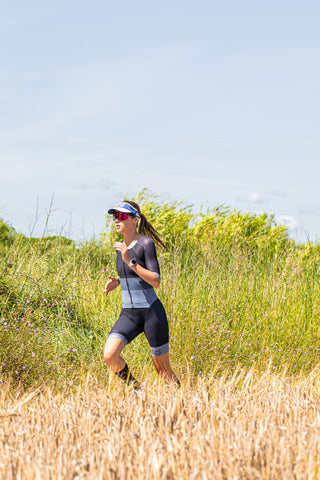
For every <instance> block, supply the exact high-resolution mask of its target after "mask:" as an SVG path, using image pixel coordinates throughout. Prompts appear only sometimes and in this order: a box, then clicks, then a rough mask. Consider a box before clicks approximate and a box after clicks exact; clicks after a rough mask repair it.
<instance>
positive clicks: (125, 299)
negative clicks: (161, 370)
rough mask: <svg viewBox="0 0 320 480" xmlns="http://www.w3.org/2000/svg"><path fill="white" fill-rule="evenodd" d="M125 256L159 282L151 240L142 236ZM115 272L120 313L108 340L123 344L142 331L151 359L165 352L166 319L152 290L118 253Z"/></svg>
mask: <svg viewBox="0 0 320 480" xmlns="http://www.w3.org/2000/svg"><path fill="white" fill-rule="evenodd" d="M129 255H130V257H131V258H132V259H133V260H135V261H136V262H137V263H138V264H139V265H141V266H142V267H144V268H146V269H147V270H150V271H151V272H154V273H156V275H157V276H158V277H159V279H160V268H159V263H158V259H157V253H156V248H155V245H154V243H153V241H152V240H151V238H149V237H146V236H145V235H142V236H141V237H140V238H139V240H138V241H137V243H136V244H135V245H134V247H133V248H130V249H129ZM117 272H118V275H119V277H120V283H121V289H122V310H121V313H120V317H119V318H118V320H117V322H116V323H115V325H114V326H113V328H112V329H111V332H110V334H109V337H117V338H120V339H121V340H122V341H123V342H124V343H125V344H126V345H127V344H128V343H130V342H131V341H132V340H133V339H134V338H136V337H137V336H138V335H140V333H142V332H144V333H145V336H146V337H147V340H148V342H149V345H150V348H151V354H152V356H153V357H159V356H161V355H164V354H165V353H168V352H169V327H168V320H167V316H166V312H165V310H164V308H163V305H162V303H161V302H160V300H159V298H158V297H157V295H156V293H155V291H154V288H153V287H152V286H151V285H150V284H149V283H147V282H145V281H144V280H142V278H140V277H139V275H137V274H136V273H135V272H134V271H133V269H131V268H130V267H128V265H127V264H126V263H125V262H124V261H123V260H122V255H121V252H119V251H117Z"/></svg>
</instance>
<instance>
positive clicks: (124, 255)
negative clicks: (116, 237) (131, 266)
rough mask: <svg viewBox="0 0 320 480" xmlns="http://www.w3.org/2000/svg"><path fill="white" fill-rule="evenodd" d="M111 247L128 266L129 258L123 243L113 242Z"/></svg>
mask: <svg viewBox="0 0 320 480" xmlns="http://www.w3.org/2000/svg"><path fill="white" fill-rule="evenodd" d="M113 246H114V249H115V250H117V251H118V252H121V255H122V260H123V261H124V263H127V264H128V263H129V262H130V260H131V258H130V255H129V250H128V249H127V246H126V244H125V243H124V242H115V244H114V245H113Z"/></svg>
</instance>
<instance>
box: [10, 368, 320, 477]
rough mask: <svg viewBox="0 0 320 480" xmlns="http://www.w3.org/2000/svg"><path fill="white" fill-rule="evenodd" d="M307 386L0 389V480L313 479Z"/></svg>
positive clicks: (234, 382)
mask: <svg viewBox="0 0 320 480" xmlns="http://www.w3.org/2000/svg"><path fill="white" fill-rule="evenodd" d="M319 472H320V395H319V382H318V380H317V377H316V376H315V375H314V376H310V377H309V378H308V379H303V378H301V379H296V380H295V381H294V382H292V381H290V380H286V378H285V377H280V376H276V375H271V374H264V376H262V377H260V378H255V376H254V375H253V373H247V374H246V375H245V374H241V372H239V373H238V374H236V375H235V376H234V377H233V378H232V379H229V380H228V379H212V380H211V381H208V380H206V381H205V380H199V382H198V384H197V385H194V386H191V385H186V384H184V385H183V386H182V388H181V390H178V391H177V390H176V389H174V388H168V387H165V386H164V385H162V384H157V383H152V382H151V380H150V381H149V382H147V384H146V386H145V389H144V390H143V391H141V392H140V393H139V394H137V393H136V392H134V391H130V390H128V389H123V388H122V386H121V385H120V383H118V382H117V381H116V380H113V381H112V382H110V384H109V387H108V388H106V389H102V388H100V387H99V386H98V385H96V384H95V382H94V381H89V380H88V381H87V383H86V385H82V387H81V388H79V389H78V390H77V391H76V392H71V391H70V392H69V394H66V393H63V394H53V393H52V392H51V391H50V389H48V388H46V389H45V388H43V389H42V390H39V391H36V392H33V393H31V394H30V393H29V394H20V395H19V393H17V394H16V397H15V398H12V396H11V395H10V394H9V393H8V392H6V391H5V387H4V386H2V389H1V390H0V478H1V480H11V479H14V480H17V479H18V480H19V479H23V480H40V479H41V480H47V479H50V480H51V479H52V480H53V479H68V480H69V479H79V480H80V479H94V480H100V479H126V480H131V479H148V480H149V479H152V480H153V479H155V480H156V479H188V480H189V479H248V480H254V479H275V480H279V479H281V480H286V479H318V478H319V475H320V474H319Z"/></svg>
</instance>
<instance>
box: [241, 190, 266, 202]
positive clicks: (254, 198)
mask: <svg viewBox="0 0 320 480" xmlns="http://www.w3.org/2000/svg"><path fill="white" fill-rule="evenodd" d="M236 200H238V201H240V202H248V203H265V202H266V200H265V199H264V198H262V197H261V196H260V195H259V194H258V193H257V192H251V193H248V194H245V195H239V196H238V197H237V198H236Z"/></svg>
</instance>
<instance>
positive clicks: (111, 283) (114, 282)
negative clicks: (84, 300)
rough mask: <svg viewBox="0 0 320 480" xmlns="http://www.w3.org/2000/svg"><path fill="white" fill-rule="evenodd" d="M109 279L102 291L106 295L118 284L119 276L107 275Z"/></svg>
mask: <svg viewBox="0 0 320 480" xmlns="http://www.w3.org/2000/svg"><path fill="white" fill-rule="evenodd" d="M108 278H109V280H108V281H107V283H106V285H105V287H104V291H103V293H105V294H106V295H108V293H110V292H112V290H114V289H115V288H117V287H118V286H119V285H120V278H119V277H108Z"/></svg>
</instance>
